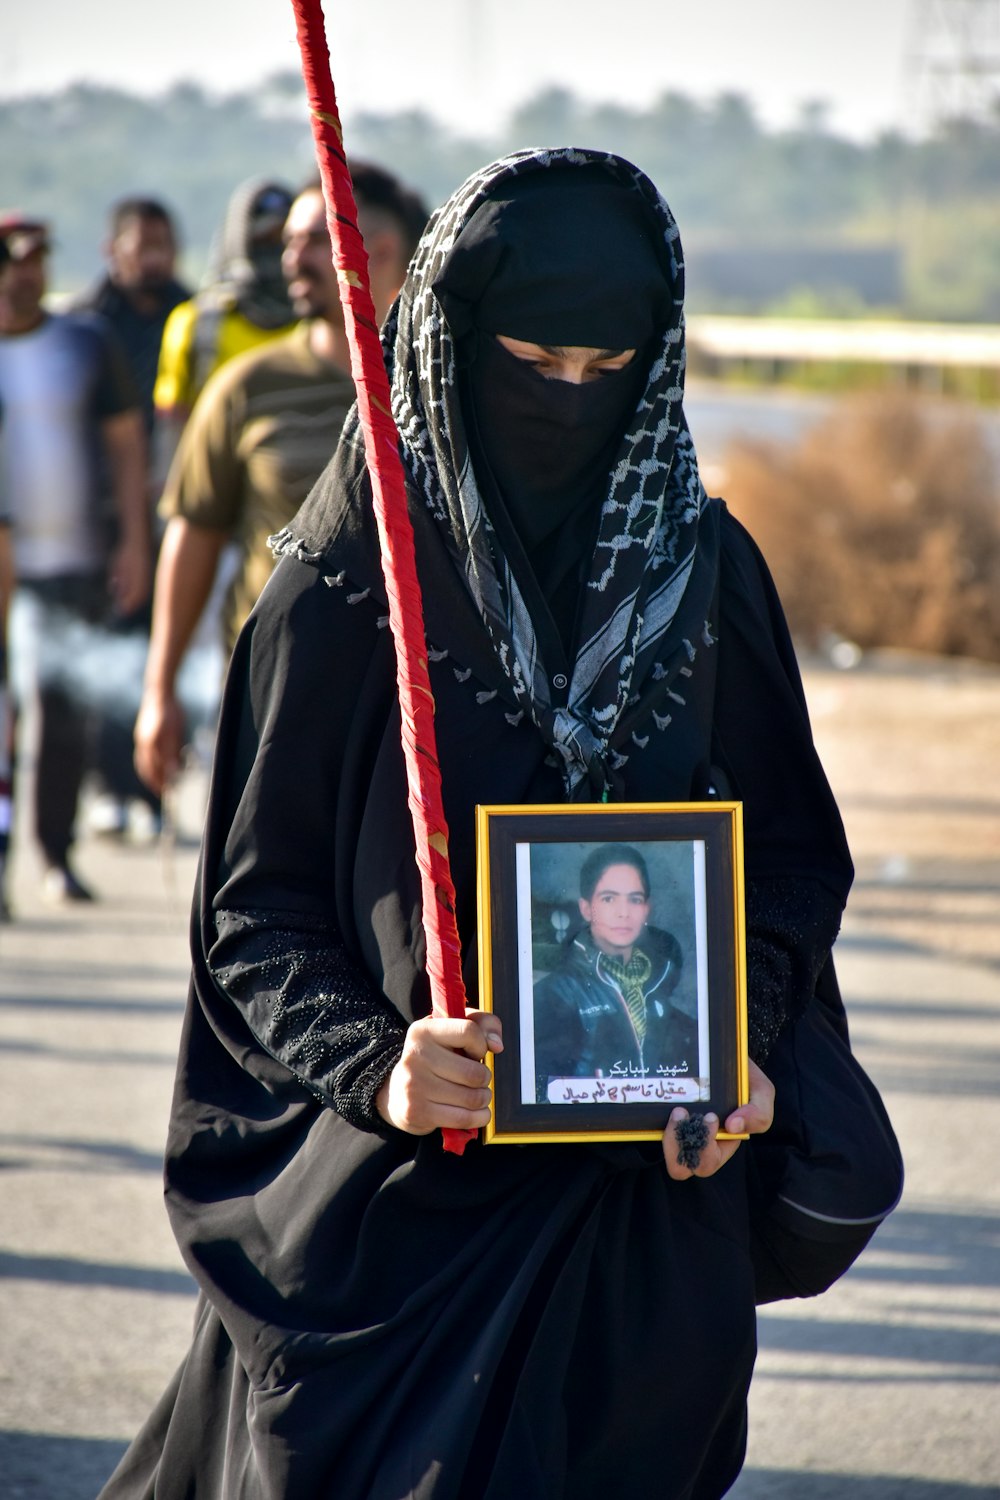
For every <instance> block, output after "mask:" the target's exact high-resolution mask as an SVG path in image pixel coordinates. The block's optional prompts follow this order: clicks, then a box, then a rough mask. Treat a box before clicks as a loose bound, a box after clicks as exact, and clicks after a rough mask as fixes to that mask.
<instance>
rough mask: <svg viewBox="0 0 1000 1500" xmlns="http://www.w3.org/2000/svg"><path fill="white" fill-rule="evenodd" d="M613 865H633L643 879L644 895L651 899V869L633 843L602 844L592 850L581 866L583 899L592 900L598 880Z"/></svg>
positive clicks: (581, 893) (581, 892) (581, 894)
mask: <svg viewBox="0 0 1000 1500" xmlns="http://www.w3.org/2000/svg"><path fill="white" fill-rule="evenodd" d="M612 865H631V866H632V869H633V870H635V871H636V873H637V875H638V876H639V879H640V880H641V881H642V893H643V895H644V896H645V897H646V900H647V901H648V900H649V890H650V886H649V870H648V869H647V868H646V861H645V860H644V859H643V857H642V855H641V854H640V853H639V851H638V849H633V848H632V845H631V844H601V845H600V846H599V847H598V848H597V849H593V850H591V852H590V853H589V854H588V855H587V858H586V859H585V860H584V862H583V864H582V865H581V866H580V896H581V899H582V900H584V901H589V900H590V898H591V896H593V894H594V892H595V890H596V889H597V882H598V881H599V880H600V878H601V876H602V875H603V874H604V872H605V870H610V868H611V866H612Z"/></svg>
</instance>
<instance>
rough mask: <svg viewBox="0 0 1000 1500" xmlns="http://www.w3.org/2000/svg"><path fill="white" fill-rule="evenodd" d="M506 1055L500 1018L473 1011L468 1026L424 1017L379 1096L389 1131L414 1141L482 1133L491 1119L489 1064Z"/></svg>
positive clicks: (409, 1033) (413, 1027)
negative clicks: (443, 1131)
mask: <svg viewBox="0 0 1000 1500" xmlns="http://www.w3.org/2000/svg"><path fill="white" fill-rule="evenodd" d="M502 1051H503V1034H502V1027H501V1025H500V1021H499V1018H498V1017H497V1016H494V1015H491V1014H489V1013H488V1012H487V1011H481V1010H473V1009H471V1008H470V1009H469V1010H467V1011H466V1013H465V1020H464V1021H459V1020H453V1019H452V1018H451V1017H448V1016H424V1017H422V1018H421V1020H419V1021H414V1022H412V1024H411V1025H410V1028H409V1030H408V1031H407V1033H406V1041H405V1043H404V1046H403V1055H402V1057H401V1058H400V1059H399V1062H398V1063H397V1064H396V1066H395V1067H394V1068H393V1070H392V1072H391V1073H390V1074H389V1077H388V1078H387V1079H386V1081H385V1083H384V1084H383V1085H382V1087H381V1088H380V1089H379V1091H378V1093H377V1094H376V1096H375V1107H376V1108H377V1110H378V1112H379V1114H380V1115H381V1116H382V1118H383V1120H385V1121H386V1122H387V1123H388V1124H389V1125H394V1126H395V1127H396V1129H397V1130H405V1131H407V1133H408V1134H410V1135H429V1134H430V1133H431V1131H432V1130H437V1129H440V1128H445V1127H447V1128H448V1129H452V1130H478V1129H479V1128H480V1127H481V1126H483V1125H486V1124H487V1123H488V1122H489V1118H490V1104H491V1099H492V1095H491V1093H490V1071H489V1069H488V1068H487V1066H486V1064H485V1063H484V1062H483V1058H484V1057H485V1056H486V1054H487V1052H502Z"/></svg>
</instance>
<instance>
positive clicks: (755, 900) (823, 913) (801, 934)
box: [746, 877, 841, 1067]
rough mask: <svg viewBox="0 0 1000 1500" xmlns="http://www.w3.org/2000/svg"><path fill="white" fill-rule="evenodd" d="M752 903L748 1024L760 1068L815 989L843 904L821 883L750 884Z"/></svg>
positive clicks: (749, 902)
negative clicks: (785, 1028) (783, 1031)
mask: <svg viewBox="0 0 1000 1500" xmlns="http://www.w3.org/2000/svg"><path fill="white" fill-rule="evenodd" d="M746 903H747V911H746V917H747V1022H748V1029H749V1042H750V1056H751V1057H752V1058H753V1060H754V1062H755V1063H757V1064H758V1066H760V1067H763V1066H764V1065H765V1062H766V1059H767V1055H768V1053H769V1052H770V1050H771V1048H772V1047H773V1046H774V1044H775V1042H776V1041H777V1039H778V1037H779V1035H780V1034H781V1032H782V1030H783V1029H784V1027H785V1025H786V1024H787V1023H788V1022H789V1021H793V1020H795V1019H796V1018H797V1017H798V1016H800V1015H801V1014H802V1012H803V1010H804V1009H805V1007H806V1004H807V1003H808V1001H809V999H810V997H811V996H812V995H813V993H814V992H815V989H816V982H817V980H818V979H819V975H820V970H821V969H822V968H823V965H824V964H825V962H826V960H827V956H828V955H829V952H830V949H831V948H832V947H833V943H834V939H835V938H836V936H837V933H838V931H839V929H840V915H841V906H840V901H839V900H838V899H837V897H835V896H834V895H833V893H832V892H830V891H828V890H827V889H826V887H825V886H823V885H821V884H820V883H819V882H818V881H815V880H809V879H791V878H787V877H786V878H780V877H770V878H768V879H763V880H762V879H757V880H750V881H748V882H747V888H746Z"/></svg>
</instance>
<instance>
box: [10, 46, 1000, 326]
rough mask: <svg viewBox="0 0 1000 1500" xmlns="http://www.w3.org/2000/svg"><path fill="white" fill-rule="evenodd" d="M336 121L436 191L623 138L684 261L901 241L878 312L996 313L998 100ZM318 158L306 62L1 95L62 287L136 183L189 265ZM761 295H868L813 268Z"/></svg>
mask: <svg viewBox="0 0 1000 1500" xmlns="http://www.w3.org/2000/svg"><path fill="white" fill-rule="evenodd" d="M345 130H346V136H347V141H348V146H349V149H350V150H351V151H353V153H354V154H355V155H357V156H365V157H369V158H371V159H372V160H375V161H379V162H381V163H383V164H385V165H386V166H388V167H390V168H392V169H393V170H395V171H396V172H398V173H399V174H400V175H401V176H402V177H403V178H404V179H405V180H406V181H408V182H409V183H411V184H412V185H414V186H415V187H417V188H419V189H420V190H421V191H422V192H423V194H424V195H425V197H426V199H427V200H428V203H429V204H430V205H431V206H433V205H434V204H436V203H438V202H440V201H441V200H442V199H443V198H444V197H446V196H447V194H448V193H449V192H450V191H451V190H452V189H453V188H454V187H455V186H456V185H457V184H458V183H459V182H460V181H461V180H462V179H463V177H465V176H466V175H467V174H468V172H470V171H471V170H472V169H473V168H475V167H477V166H479V165H480V164H481V163H482V162H484V161H486V160H488V159H490V158H491V157H493V156H497V155H500V154H502V153H503V152H505V151H508V150H513V149H516V148H518V147H522V146H527V145H538V144H552V143H573V144H576V145H584V146H597V147H602V148H606V149H610V150H614V151H617V152H619V153H621V154H622V155H624V156H626V157H628V158H629V159H630V160H632V161H634V162H636V163H637V164H638V165H639V166H641V167H642V168H643V169H644V170H645V171H646V172H648V173H649V175H650V176H651V177H652V178H653V180H654V181H655V182H656V183H657V185H658V186H659V187H660V188H661V190H662V191H663V193H664V194H665V196H666V197H667V199H668V200H669V202H670V204H671V206H672V208H673V209H674V212H675V214H676V216H677V219H678V222H679V223H680V226H681V232H682V237H683V239H684V241H685V244H686V246H687V250H688V256H689V259H691V260H692V261H693V260H694V258H695V256H696V255H697V253H698V250H699V248H700V247H704V246H710V247H716V248H729V249H735V250H737V251H739V250H751V249H754V248H756V249H760V248H762V247H763V248H765V249H766V247H767V246H769V245H805V246H814V247H821V248H824V249H829V248H830V247H841V248H848V247H855V248H858V249H860V248H864V247H894V248H895V249H896V251H897V252H898V254H899V257H900V262H901V267H902V273H901V276H900V279H899V292H898V295H897V297H896V299H895V301H894V303H893V304H892V305H891V306H889V307H883V308H879V309H877V311H879V312H880V313H886V312H888V313H891V314H895V315H899V316H903V317H913V318H943V319H962V320H980V321H1000V271H998V267H1000V109H998V110H997V112H996V113H995V115H994V116H993V117H992V118H990V119H987V120H973V119H954V120H948V121H944V122H942V123H941V124H940V125H939V126H938V127H937V129H936V130H935V131H934V132H933V134H931V135H930V136H928V137H926V138H923V139H919V140H918V139H912V138H910V137H908V136H904V135H903V134H900V133H885V134H882V135H880V136H879V137H877V138H876V139H874V140H872V141H870V142H864V143H859V142H856V141H852V140H848V139H846V138H844V137H841V136H839V135H837V134H836V133H834V132H833V131H832V130H831V129H830V127H829V125H828V122H827V117H826V112H825V109H824V107H823V106H822V105H820V104H814V105H811V106H807V107H806V108H805V109H803V111H802V114H801V117H800V118H799V120H798V121H797V122H796V124H795V125H794V126H792V127H790V128H786V129H780V130H776V129H767V128H765V127H764V126H763V125H762V124H761V123H760V121H759V120H758V118H757V115H756V113H755V110H754V106H753V103H752V101H751V100H750V99H749V98H747V97H745V96H744V95H742V94H736V93H731V94H724V95H721V96H719V97H718V98H716V99H714V100H712V101H711V102H707V103H706V102H701V101H698V100H695V99H693V98H691V97H689V96H687V95H685V94H683V93H677V92H668V93H664V94H663V95H662V96H661V97H660V98H659V99H657V100H656V101H655V102H654V103H653V104H652V105H651V106H649V107H646V108H635V109H632V108H626V107H623V106H619V105H611V104H606V103H605V104H593V103H590V102H588V101H586V100H584V99H581V98H579V97H577V96H575V95H574V94H572V93H570V92H568V91H566V90H563V89H549V90H547V91H545V92H543V93H541V94H539V95H537V96H536V97H535V98H533V99H531V100H530V101H529V102H527V103H526V104H524V105H523V106H522V107H521V108H519V109H517V110H516V111H515V112H514V113H513V114H512V115H511V116H510V117H509V119H508V120H507V121H506V123H505V125H504V126H503V127H502V128H501V129H500V130H499V131H498V132H497V133H496V134H495V135H492V136H481V137H478V138H472V137H464V136H460V135H458V134H456V133H455V132H453V131H451V130H449V129H447V128H446V127H445V126H444V125H442V124H441V123H440V122H439V121H438V120H436V119H435V118H434V116H433V114H432V113H430V112H429V111H428V112H424V111H414V110H409V111H403V112H399V113H395V114H388V115H380V114H361V115H358V116H356V117H355V118H353V119H348V120H347V121H346V122H345ZM313 170H314V167H313V157H312V145H311V138H310V133H309V127H308V122H307V119H306V114H305V107H304V103H303V99H302V84H301V80H300V79H299V78H298V76H297V75H295V74H278V75H275V77H273V78H271V79H269V80H268V81H267V82H265V83H264V84H262V85H260V86H258V87H256V88H254V89H252V90H247V91H244V92H239V93H233V94H228V95H224V96H216V95H213V94H209V93H207V92H206V91H205V90H203V89H201V88H200V87H197V86H195V85H193V84H181V85H178V86H176V87H174V88H172V89H170V90H169V91H168V92H167V93H165V94H162V95H159V96H157V97H140V96H139V95H135V94H131V93H128V92H125V91H122V90H117V89H109V88H99V87H95V86H91V85H85V84H77V85H74V86H72V87H70V88H67V89H65V90H63V91H62V92H59V93H54V94H48V95H36V96H31V97H22V98H13V99H7V100H0V209H4V208H19V209H23V210H25V211H29V212H33V213H37V214H39V215H40V216H43V217H45V218H47V219H49V220H51V222H52V224H53V226H54V231H55V237H56V242H57V247H58V248H57V260H56V281H57V284H58V285H59V286H61V287H63V288H65V289H67V290H73V289H75V288H77V287H79V286H80V285H82V284H84V283H85V282H86V281H87V280H88V279H89V278H90V277H91V276H93V275H94V274H95V272H96V270H97V268H98V266H99V263H100V245H101V241H102V238H103V235H104V227H105V221H106V214H107V209H108V206H109V205H110V204H111V203H112V202H113V201H114V200H115V199H116V198H118V197H120V196H122V195H124V194H126V193H133V192H142V193H147V194H153V195H155V196H159V197H163V198H164V199H165V200H166V201H167V202H168V203H169V204H170V205H171V206H172V208H173V209H174V210H175V212H176V214H177V217H178V220H179V223H180V225H181V228H182V232H183V237H184V242H185V247H186V259H185V264H186V268H187V270H188V273H189V275H190V276H192V277H197V275H198V274H199V272H200V269H201V267H202V266H203V265H204V262H205V259H206V255H207V251H208V246H209V242H210V239H211V236H212V233H213V231H214V230H215V229H216V227H217V225H218V223H219V221H220V219H221V216H222V212H223V209H224V207H225V203H226V200H227V198H228V196H229V194H230V192H231V191H232V189H233V188H234V187H235V186H236V184H237V183H239V182H241V181H242V180H243V179H244V178H246V177H249V176H256V175H261V174H264V175H268V176H276V177H278V178H281V179H282V180H285V181H287V182H289V183H290V184H291V185H292V186H296V185H297V184H298V183H300V182H301V181H302V180H304V179H305V178H306V177H308V176H309V175H310V173H311V172H312V171H313ZM824 298H825V300H824ZM700 310H710V309H708V308H701V309H700ZM726 310H735V309H733V308H727V309H726ZM764 310H769V311H786V312H792V311H795V310H799V311H802V310H809V311H815V312H836V311H841V312H857V311H859V310H860V309H858V308H856V307H853V306H851V305H849V299H848V303H846V304H845V303H844V301H843V299H841V300H840V302H839V303H838V302H837V300H836V299H833V300H832V301H831V300H830V298H829V294H828V293H817V294H814V295H812V296H811V295H810V288H809V286H808V285H803V286H800V287H796V288H793V289H791V294H790V295H789V296H788V297H787V298H786V300H785V305H783V306H778V307H771V308H768V309H764ZM869 310H871V309H869Z"/></svg>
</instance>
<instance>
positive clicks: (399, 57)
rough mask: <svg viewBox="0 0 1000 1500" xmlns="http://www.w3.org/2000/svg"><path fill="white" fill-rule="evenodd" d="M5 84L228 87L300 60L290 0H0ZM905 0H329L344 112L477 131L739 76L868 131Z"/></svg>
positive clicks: (902, 88) (903, 97)
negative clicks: (420, 118)
mask: <svg viewBox="0 0 1000 1500" xmlns="http://www.w3.org/2000/svg"><path fill="white" fill-rule="evenodd" d="M3 4H4V10H5V15H4V21H3V26H2V36H0V92H2V93H3V94H6V95H10V94H23V93H30V92H35V91H47V90H50V89H53V88H58V87H60V86H61V85H63V84H65V83H67V82H70V81H75V80H79V79H88V80H91V81H96V82H106V83H114V84H118V85H120V86H124V87H128V88H131V89H133V90H135V91H137V92H141V93H153V92H157V91H159V90H161V89H163V88H164V87H165V86H167V85H168V84H170V83H172V82H175V81H176V80H178V79H181V78H193V79H195V80H197V81H199V82H200V83H202V84H203V85H205V86H206V87H208V88H211V89H216V90H219V91H221V92H229V91H231V90H233V89H236V88H246V87H248V86H250V85H252V84H254V83H256V82H258V81H259V80H260V79H261V78H263V77H264V76H266V75H267V74H268V73H270V72H275V71H277V70H279V69H287V68H297V67H298V49H297V46H296V42H295V32H294V24H293V21H292V11H291V5H290V3H289V0H169V3H167V4H158V3H156V0H3ZM926 8H927V7H925V6H924V7H922V6H920V5H919V4H918V3H917V0H683V3H682V0H351V3H350V4H345V3H342V0H326V3H325V11H326V18H327V32H328V36H329V39H330V47H331V53H332V55H333V71H334V79H335V82H336V84H337V89H338V94H339V97H340V104H341V112H342V113H343V114H344V115H349V114H350V113H351V112H352V111H353V110H355V109H358V108H360V107H365V106H367V107H369V108H371V109H375V110H379V111H384V110H387V109H391V108H392V107H394V106H414V105H419V106H422V107H424V108H426V109H427V110H428V111H430V112H431V113H433V114H435V115H437V116H438V117H439V118H441V119H444V120H446V121H448V123H450V124H454V125H458V126H461V127H463V128H464V129H466V130H468V131H469V132H470V133H472V134H475V132H476V130H477V128H487V127H490V126H492V125H493V124H495V123H496V122H497V120H498V119H499V118H502V116H503V115H504V114H506V113H507V112H508V111H509V110H510V109H511V108H512V107H513V106H514V105H516V104H517V103H518V102H519V101H520V100H522V99H523V98H524V97H525V96H526V95H529V94H531V93H533V92H535V91H537V89H539V88H540V87H541V86H543V85H546V84H552V83H555V84H561V85H563V86H565V87H567V88H569V89H571V90H573V91H574V92H576V93H579V94H581V95H584V96H585V97H587V98H588V99H589V100H614V101H617V102H624V103H628V102H631V103H635V104H642V103H645V102H646V101H648V100H649V99H650V98H651V97H653V96H655V95H656V94H657V93H659V92H661V91H663V90H664V89H677V90H681V91H683V92H686V93H690V94H693V95H695V96H697V97H699V98H707V97H710V96H712V95H714V94H717V93H719V92H720V91H722V90H728V89H733V90H738V91H739V92H741V93H745V94H747V95H749V96H750V97H751V98H752V99H754V100H755V101H756V103H757V104H758V107H759V112H760V115H761V118H762V119H763V120H764V122H765V123H767V124H769V125H775V124H784V123H788V122H790V121H791V120H793V119H794V118H795V117H796V116H797V114H798V112H799V109H800V107H801V105H802V103H803V102H805V101H807V100H812V99H823V100H826V101H828V102H829V103H830V105H831V107H832V111H831V116H830V119H831V124H832V125H833V127H834V128H835V129H837V130H839V131H841V132H844V133H847V134H850V135H854V136H857V137H865V136H869V135H871V134H873V133H874V132H876V131H877V130H879V129H880V128H883V127H887V126H891V125H896V124H905V123H906V120H905V110H906V104H907V93H906V61H907V57H908V55H909V54H910V52H911V50H912V45H913V30H912V28H913V20H914V17H915V16H916V14H917V13H918V12H919V11H920V10H922V9H926Z"/></svg>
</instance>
